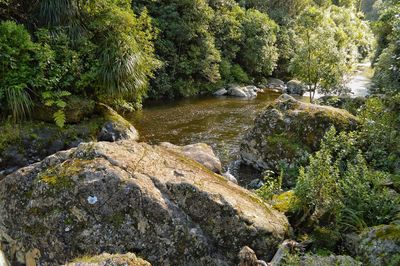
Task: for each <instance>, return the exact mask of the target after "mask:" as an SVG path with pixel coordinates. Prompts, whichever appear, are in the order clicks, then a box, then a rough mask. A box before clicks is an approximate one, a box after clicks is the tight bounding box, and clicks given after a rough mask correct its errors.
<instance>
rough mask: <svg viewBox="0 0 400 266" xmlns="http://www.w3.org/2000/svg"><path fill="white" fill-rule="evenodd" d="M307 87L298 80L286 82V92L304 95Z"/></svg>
mask: <svg viewBox="0 0 400 266" xmlns="http://www.w3.org/2000/svg"><path fill="white" fill-rule="evenodd" d="M306 91H307V87H306V86H305V85H304V84H303V83H301V81H298V80H294V79H293V80H291V81H289V82H288V83H287V84H286V93H287V94H294V95H299V96H303V95H304V93H305V92H306Z"/></svg>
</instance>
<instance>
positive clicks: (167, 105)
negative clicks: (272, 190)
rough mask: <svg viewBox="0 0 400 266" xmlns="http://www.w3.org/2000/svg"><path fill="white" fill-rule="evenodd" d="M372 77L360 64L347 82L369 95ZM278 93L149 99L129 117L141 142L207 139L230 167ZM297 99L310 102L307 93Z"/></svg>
mask: <svg viewBox="0 0 400 266" xmlns="http://www.w3.org/2000/svg"><path fill="white" fill-rule="evenodd" d="M370 76H371V71H370V66H369V65H368V64H360V65H359V66H358V69H357V71H356V72H355V73H354V75H353V77H352V78H351V79H350V81H349V83H348V87H349V88H351V90H352V92H353V96H354V97H355V96H366V95H367V94H368V87H369V85H370V83H371V81H370ZM279 95H280V94H279V93H274V92H265V93H259V94H258V96H257V98H255V99H242V98H233V97H215V96H206V97H205V96H202V97H194V98H186V99H180V100H174V101H171V100H168V101H167V102H161V101H159V102H149V103H147V105H146V107H145V108H144V109H143V110H141V111H138V112H136V113H134V114H133V115H132V116H131V117H129V120H130V121H131V122H132V123H133V124H134V125H135V127H136V128H137V129H138V131H139V132H140V135H141V141H145V142H148V143H151V144H156V143H159V142H164V141H166V142H171V143H173V144H176V145H187V144H192V143H198V142H204V143H207V144H209V145H211V146H212V147H213V149H214V151H215V152H216V154H217V156H218V157H219V158H220V159H221V162H222V164H223V165H224V166H225V167H227V166H228V164H229V163H231V162H233V161H235V160H236V159H237V154H238V150H239V144H240V141H241V138H242V137H243V135H244V133H245V132H246V130H247V129H249V128H250V127H251V126H252V125H253V121H254V118H255V117H256V116H257V114H258V113H260V112H261V111H262V110H263V109H264V108H265V107H266V106H267V105H268V104H269V103H270V102H272V101H274V100H275V99H276V98H278V97H279ZM297 98H298V99H300V100H304V101H308V97H307V94H305V95H304V97H297Z"/></svg>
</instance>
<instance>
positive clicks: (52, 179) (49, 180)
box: [38, 159, 90, 190]
mask: <svg viewBox="0 0 400 266" xmlns="http://www.w3.org/2000/svg"><path fill="white" fill-rule="evenodd" d="M89 162H90V161H89V160H81V159H72V160H68V161H65V162H63V163H62V164H59V165H56V166H54V167H50V168H48V169H46V170H45V171H43V172H41V173H39V174H38V179H39V180H40V181H41V182H44V183H46V184H48V185H49V186H51V187H53V188H55V189H56V190H63V189H68V188H71V187H72V186H73V184H74V182H73V180H72V178H71V177H73V176H76V175H78V174H79V173H80V172H81V170H82V169H83V167H84V165H85V164H87V163H89Z"/></svg>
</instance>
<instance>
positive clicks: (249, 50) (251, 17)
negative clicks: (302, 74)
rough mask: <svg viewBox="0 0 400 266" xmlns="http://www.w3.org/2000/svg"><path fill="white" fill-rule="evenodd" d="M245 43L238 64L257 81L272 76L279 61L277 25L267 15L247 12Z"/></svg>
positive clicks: (244, 21)
mask: <svg viewBox="0 0 400 266" xmlns="http://www.w3.org/2000/svg"><path fill="white" fill-rule="evenodd" d="M242 27H243V42H242V43H241V46H240V51H239V53H238V62H239V63H240V65H241V66H242V67H243V69H244V70H245V71H246V73H248V74H249V75H251V76H253V77H254V78H255V79H256V80H261V78H262V77H267V76H269V75H271V73H272V71H273V70H274V68H275V66H276V61H277V60H278V50H277V48H276V46H275V42H276V31H277V25H276V24H275V22H273V21H272V20H271V19H269V17H268V16H267V15H266V14H263V13H261V12H259V11H257V10H254V9H249V10H247V11H246V14H245V17H244V19H243V22H242Z"/></svg>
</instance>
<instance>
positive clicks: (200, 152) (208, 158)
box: [160, 142, 222, 174]
mask: <svg viewBox="0 0 400 266" xmlns="http://www.w3.org/2000/svg"><path fill="white" fill-rule="evenodd" d="M160 145H161V146H163V147H165V148H167V149H170V150H172V151H175V152H178V153H181V154H182V155H184V156H186V157H188V158H190V159H193V160H195V161H196V162H198V163H200V164H202V165H204V166H205V167H207V168H208V169H210V170H211V171H213V172H214V173H218V174H220V173H221V171H222V165H221V161H220V160H219V158H218V157H217V156H216V155H215V153H214V151H213V149H212V148H211V146H209V145H207V144H205V143H196V144H190V145H186V146H177V145H174V144H171V143H169V142H163V143H161V144H160Z"/></svg>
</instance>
